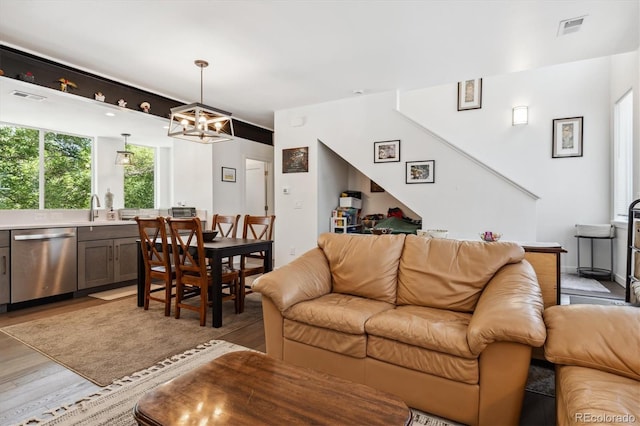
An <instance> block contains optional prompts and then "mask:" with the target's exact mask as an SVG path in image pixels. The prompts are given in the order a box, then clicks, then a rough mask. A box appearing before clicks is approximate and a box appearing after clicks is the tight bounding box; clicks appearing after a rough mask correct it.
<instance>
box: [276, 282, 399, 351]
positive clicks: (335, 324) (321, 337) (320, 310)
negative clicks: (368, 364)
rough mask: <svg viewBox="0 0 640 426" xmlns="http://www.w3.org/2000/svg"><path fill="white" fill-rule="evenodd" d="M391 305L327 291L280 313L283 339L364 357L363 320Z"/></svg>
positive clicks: (387, 308) (365, 320)
mask: <svg viewBox="0 0 640 426" xmlns="http://www.w3.org/2000/svg"><path fill="white" fill-rule="evenodd" d="M393 307H394V305H392V304H390V303H386V302H380V301H377V300H371V299H366V298H362V297H357V296H351V295H348V294H340V293H330V294H327V295H324V296H321V297H319V298H317V299H313V300H309V301H306V302H300V303H297V304H295V305H293V306H292V307H290V308H289V309H287V310H286V311H284V312H283V316H284V318H285V320H284V337H285V338H286V339H290V340H294V341H297V342H301V343H305V344H308V345H312V346H316V347H320V348H323V349H327V350H330V351H333V352H338V353H342V354H345V355H350V356H354V357H358V358H364V357H365V356H366V342H367V336H366V334H365V323H366V322H367V320H368V319H369V318H371V317H372V316H374V315H375V314H378V313H380V312H383V311H385V310H389V309H393Z"/></svg>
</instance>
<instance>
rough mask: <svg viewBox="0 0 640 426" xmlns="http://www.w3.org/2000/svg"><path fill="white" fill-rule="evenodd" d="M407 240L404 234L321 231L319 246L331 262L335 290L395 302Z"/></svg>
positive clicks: (335, 291)
mask: <svg viewBox="0 0 640 426" xmlns="http://www.w3.org/2000/svg"><path fill="white" fill-rule="evenodd" d="M404 239H405V236H404V234H398V235H372V236H369V235H353V234H334V233H325V234H321V235H320V236H319V237H318V247H320V248H321V249H322V251H323V252H324V255H325V256H326V258H327V259H328V261H329V268H330V270H331V278H332V281H333V287H332V291H333V292H334V293H343V294H351V295H355V296H361V297H365V298H368V299H373V300H379V301H381V302H387V303H395V302H396V290H397V285H398V264H399V262H400V255H401V254H402V247H403V245H404Z"/></svg>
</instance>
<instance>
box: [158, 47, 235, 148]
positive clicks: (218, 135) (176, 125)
mask: <svg viewBox="0 0 640 426" xmlns="http://www.w3.org/2000/svg"><path fill="white" fill-rule="evenodd" d="M195 64H196V66H198V67H200V102H194V103H192V104H189V105H184V106H179V107H175V108H171V119H170V124H169V133H168V135H169V136H171V137H174V138H179V139H185V140H188V141H192V142H199V143H213V142H222V141H228V140H231V139H232V138H233V121H232V120H231V113H229V112H226V111H222V110H219V109H216V108H212V107H210V106H207V105H204V104H203V100H202V72H203V70H204V68H205V67H207V66H209V63H208V62H207V61H203V60H201V59H198V60H196V61H195Z"/></svg>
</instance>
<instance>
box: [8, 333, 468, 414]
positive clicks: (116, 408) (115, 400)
mask: <svg viewBox="0 0 640 426" xmlns="http://www.w3.org/2000/svg"><path fill="white" fill-rule="evenodd" d="M241 350H250V349H247V348H245V347H243V346H239V345H235V344H233V343H229V342H225V341H223V340H212V341H210V342H208V343H205V344H202V345H199V346H197V347H196V348H194V349H191V350H188V351H186V352H184V353H182V354H180V355H175V356H173V357H171V358H168V359H166V360H164V361H161V362H159V363H157V364H155V365H154V366H152V367H150V368H147V369H145V370H143V371H139V372H137V373H134V374H132V375H131V376H127V377H123V378H122V379H120V380H117V381H115V382H113V384H111V385H109V386H107V387H105V388H103V389H102V390H101V391H100V392H98V393H96V394H93V395H88V396H86V397H85V398H82V399H81V400H80V401H77V402H75V403H73V404H71V405H67V406H62V407H58V408H56V409H53V410H51V411H48V412H46V413H43V414H42V415H41V416H40V417H38V418H32V419H28V420H26V421H24V422H22V423H20V425H18V426H29V425H43V426H44V425H46V426H56V425H57V426H63V425H64V426H86V425H91V426H134V425H136V424H137V423H136V421H135V419H134V417H133V407H134V406H135V404H136V402H137V401H138V400H139V399H140V398H141V397H142V395H143V394H144V393H145V392H147V391H149V390H152V389H154V388H155V387H157V386H159V385H161V384H162V383H165V382H167V381H169V380H171V379H173V378H174V377H177V376H179V375H181V374H184V373H186V372H188V371H190V370H192V369H194V368H196V367H199V366H201V365H203V364H205V363H207V362H209V361H211V360H213V359H215V358H217V357H219V356H221V355H223V354H225V353H228V352H233V351H241ZM411 412H412V413H411V414H412V421H411V423H410V425H411V426H456V425H458V424H457V423H453V422H450V421H447V420H444V419H441V418H438V417H435V416H431V415H429V414H426V413H423V412H421V411H418V410H411ZM363 420H366V419H363Z"/></svg>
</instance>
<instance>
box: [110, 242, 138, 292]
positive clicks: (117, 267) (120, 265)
mask: <svg viewBox="0 0 640 426" xmlns="http://www.w3.org/2000/svg"><path fill="white" fill-rule="evenodd" d="M136 240H137V237H134V238H118V239H115V240H113V247H114V250H115V263H114V276H113V280H114V282H120V281H129V280H135V279H137V278H138V244H137V243H136Z"/></svg>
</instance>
